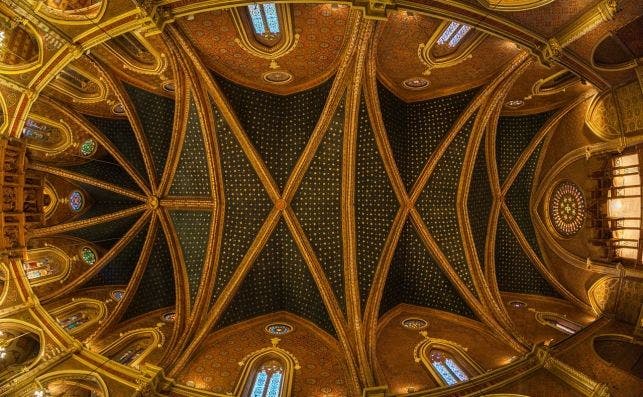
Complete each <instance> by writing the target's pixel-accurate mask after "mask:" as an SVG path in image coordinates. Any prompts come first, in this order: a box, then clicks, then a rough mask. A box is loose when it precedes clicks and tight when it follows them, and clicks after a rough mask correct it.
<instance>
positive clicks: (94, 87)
mask: <svg viewBox="0 0 643 397" xmlns="http://www.w3.org/2000/svg"><path fill="white" fill-rule="evenodd" d="M50 86H51V87H53V88H54V89H56V90H57V91H60V92H62V93H64V94H67V95H69V96H70V97H71V98H72V100H73V101H74V102H79V103H96V102H102V101H104V100H105V99H106V97H107V87H106V86H105V83H104V82H103V81H102V80H101V79H100V78H97V77H95V76H92V75H91V74H89V73H88V72H86V71H84V70H82V69H80V68H78V67H76V66H73V65H67V66H65V67H64V68H63V69H62V70H61V71H60V73H58V74H57V75H56V77H55V78H54V80H53V81H52V82H51V84H50Z"/></svg>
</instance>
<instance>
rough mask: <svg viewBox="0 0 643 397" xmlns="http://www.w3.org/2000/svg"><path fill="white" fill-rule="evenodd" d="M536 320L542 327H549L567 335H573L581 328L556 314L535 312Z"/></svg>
mask: <svg viewBox="0 0 643 397" xmlns="http://www.w3.org/2000/svg"><path fill="white" fill-rule="evenodd" d="M536 320H537V321H538V322H539V323H541V324H543V325H547V326H550V327H552V328H554V329H556V330H558V331H560V332H564V333H566V334H567V335H573V334H575V333H576V332H578V331H580V330H581V329H582V328H583V326H582V325H580V324H578V323H576V322H574V321H571V320H568V319H566V318H565V317H563V316H561V315H560V314H557V313H544V312H536Z"/></svg>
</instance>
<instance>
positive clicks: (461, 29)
mask: <svg viewBox="0 0 643 397" xmlns="http://www.w3.org/2000/svg"><path fill="white" fill-rule="evenodd" d="M470 30H471V26H469V25H465V24H463V23H460V22H456V21H451V23H449V26H447V28H446V29H444V31H443V32H442V34H441V35H440V37H439V38H438V41H437V44H438V45H445V44H446V45H447V46H448V47H455V46H457V45H458V44H460V41H462V39H463V38H464V36H466V35H467V33H469V31H470Z"/></svg>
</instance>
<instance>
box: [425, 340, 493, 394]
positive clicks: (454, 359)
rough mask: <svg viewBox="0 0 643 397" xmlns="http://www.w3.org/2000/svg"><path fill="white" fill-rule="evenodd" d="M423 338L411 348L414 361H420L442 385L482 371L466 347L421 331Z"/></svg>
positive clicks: (455, 382)
mask: <svg viewBox="0 0 643 397" xmlns="http://www.w3.org/2000/svg"><path fill="white" fill-rule="evenodd" d="M421 334H422V335H423V336H424V338H425V339H424V340H423V341H421V342H420V343H418V344H417V345H416V346H415V349H414V350H413V355H414V358H415V361H416V362H418V363H420V362H421V363H422V364H423V365H424V367H425V368H426V369H427V370H428V371H429V373H430V374H431V376H432V377H433V378H434V379H435V380H436V381H437V382H438V384H440V385H442V386H452V385H455V384H458V383H461V382H466V381H468V380H469V379H471V378H473V377H475V376H478V375H480V374H482V373H483V372H484V370H483V369H482V367H480V366H479V365H478V364H477V363H476V362H475V361H473V359H471V358H470V357H469V355H468V354H467V350H466V348H464V347H462V346H460V345H458V344H457V343H455V342H451V341H448V340H444V339H436V338H429V337H428V334H427V332H426V331H422V332H421Z"/></svg>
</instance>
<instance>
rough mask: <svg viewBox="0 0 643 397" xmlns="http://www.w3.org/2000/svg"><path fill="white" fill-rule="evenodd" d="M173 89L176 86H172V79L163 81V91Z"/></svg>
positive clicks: (172, 90) (171, 90)
mask: <svg viewBox="0 0 643 397" xmlns="http://www.w3.org/2000/svg"><path fill="white" fill-rule="evenodd" d="M175 89H176V87H175V86H174V82H173V81H166V82H165V83H163V91H166V92H174V90H175Z"/></svg>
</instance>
